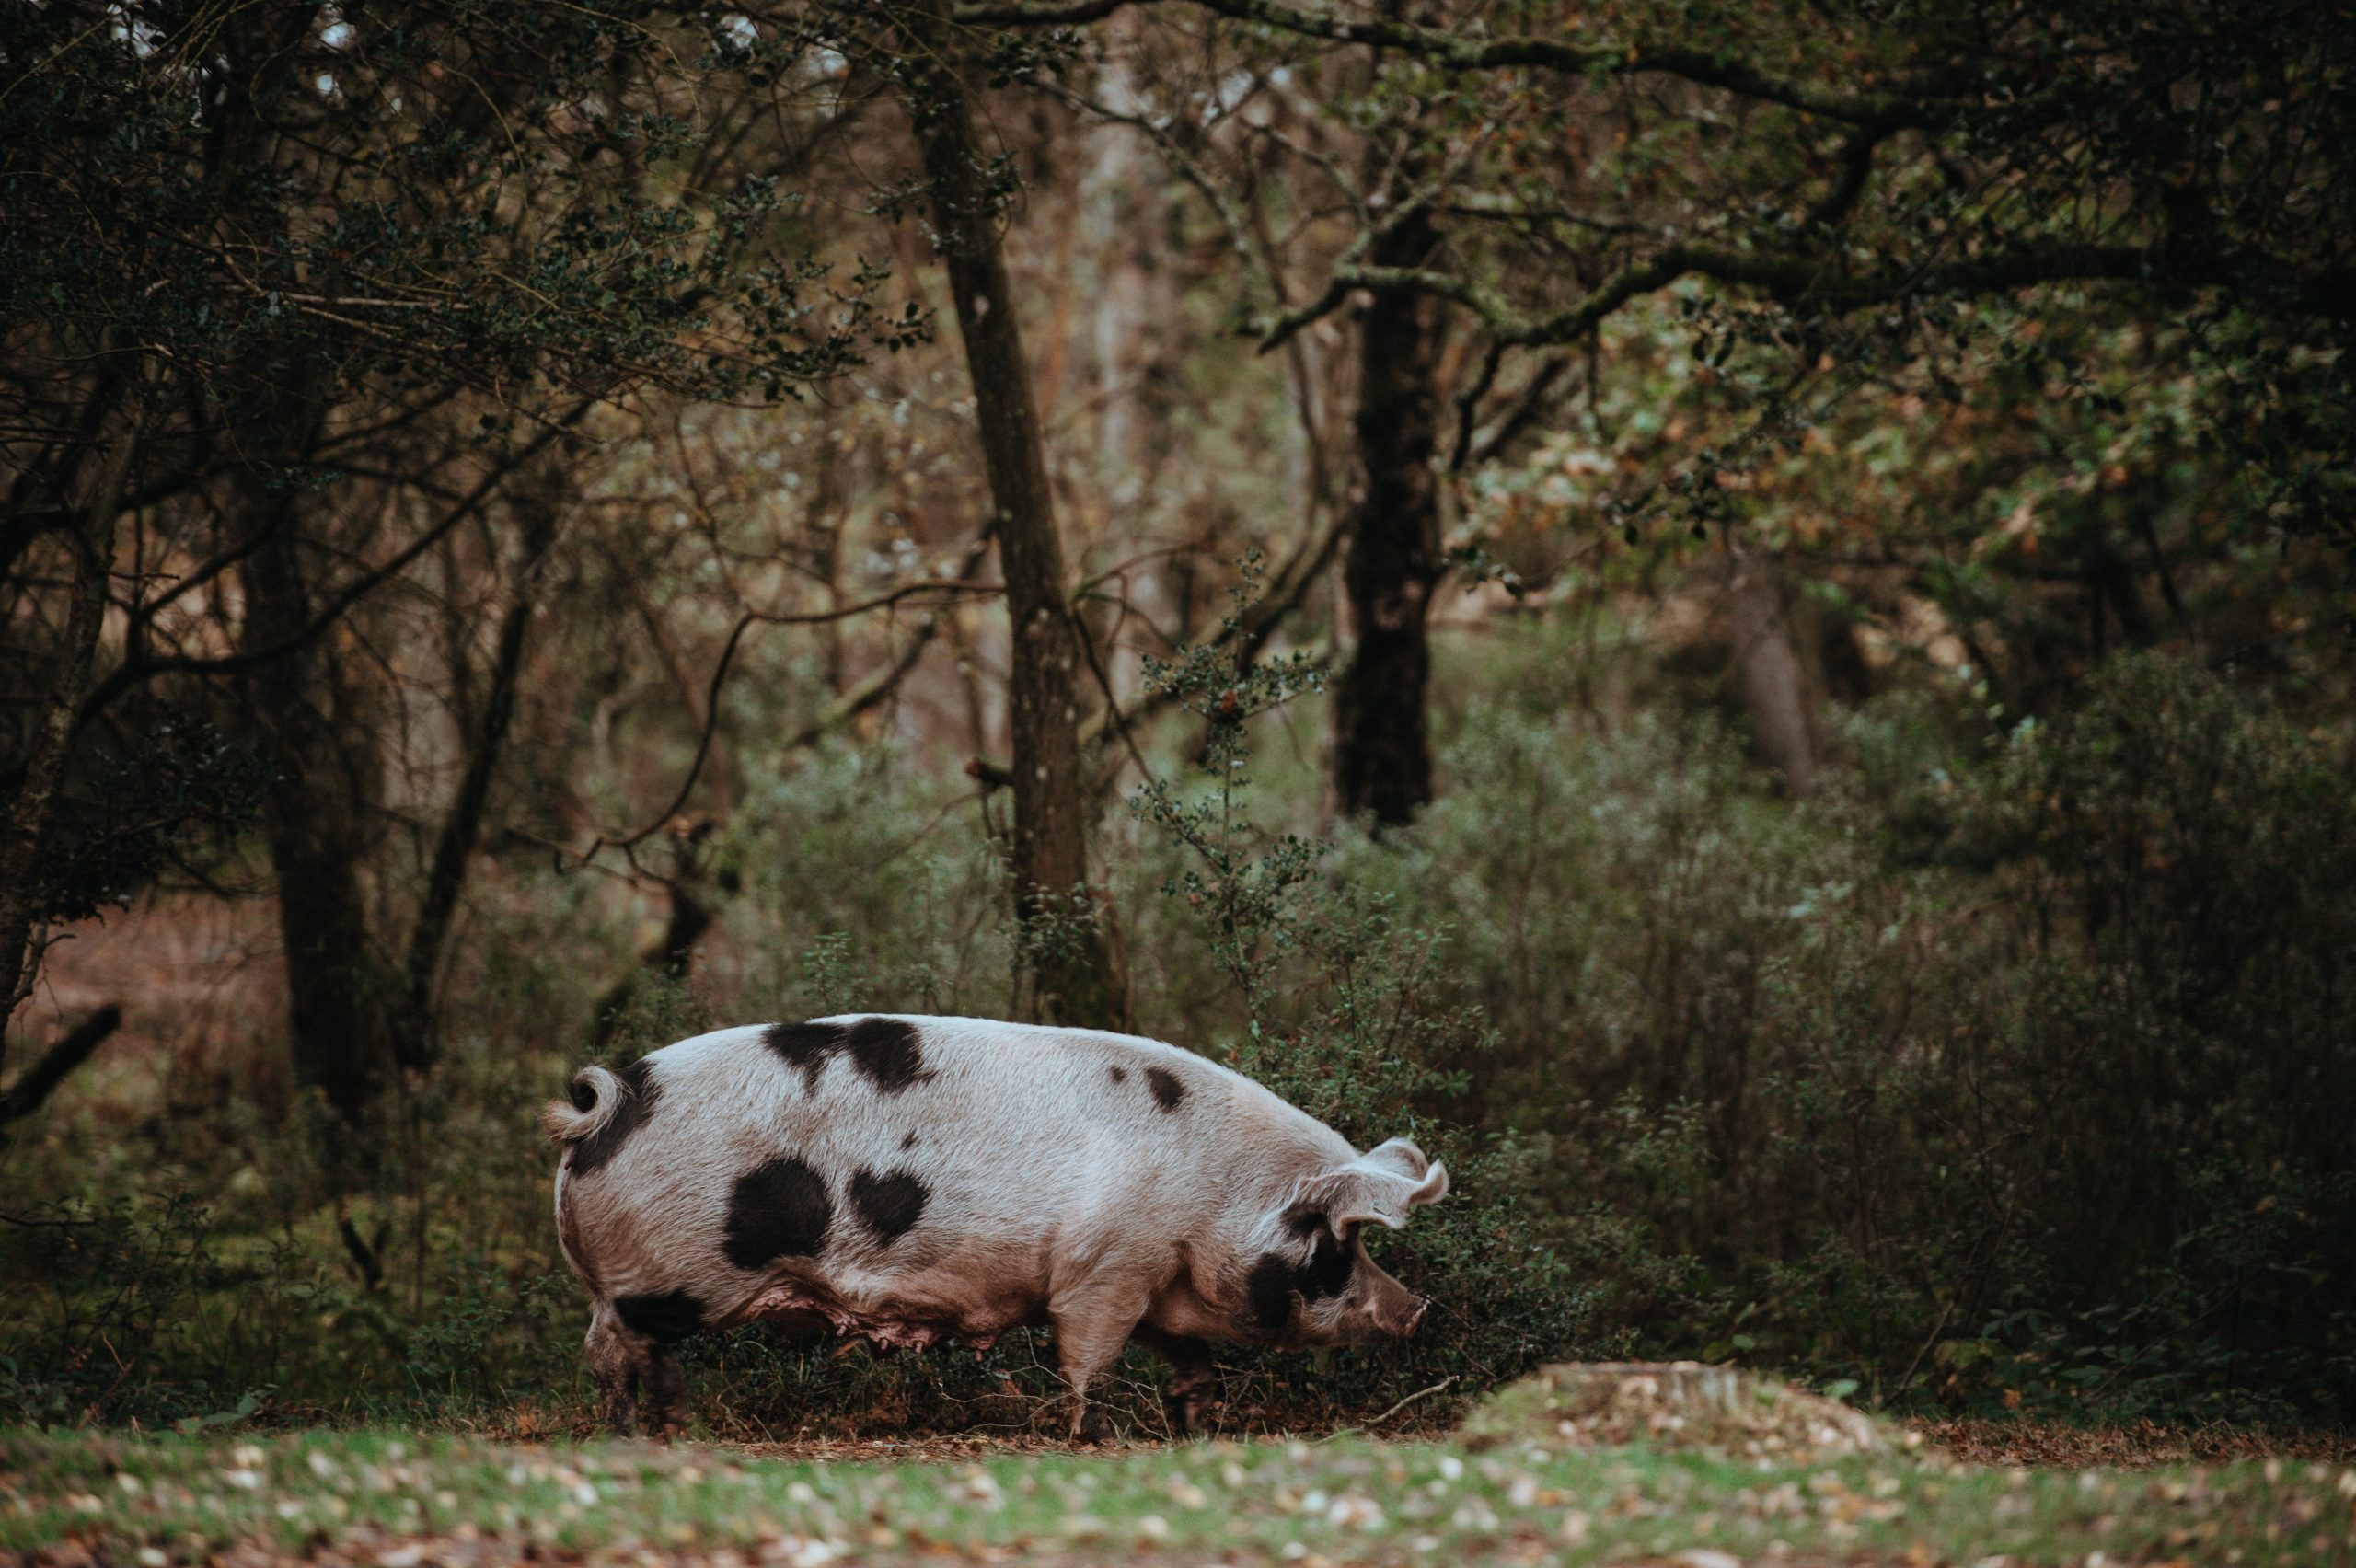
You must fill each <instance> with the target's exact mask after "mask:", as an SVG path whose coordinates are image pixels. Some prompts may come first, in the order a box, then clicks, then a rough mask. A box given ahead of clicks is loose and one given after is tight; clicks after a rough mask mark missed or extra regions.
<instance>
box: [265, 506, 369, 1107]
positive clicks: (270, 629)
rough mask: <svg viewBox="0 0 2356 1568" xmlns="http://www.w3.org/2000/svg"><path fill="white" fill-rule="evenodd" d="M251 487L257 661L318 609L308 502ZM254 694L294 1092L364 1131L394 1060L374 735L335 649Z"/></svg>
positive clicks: (286, 663) (310, 649)
mask: <svg viewBox="0 0 2356 1568" xmlns="http://www.w3.org/2000/svg"><path fill="white" fill-rule="evenodd" d="M247 490H248V499H249V500H250V502H252V509H253V515H254V519H255V522H254V526H255V529H256V531H257V532H258V533H259V535H260V538H259V539H258V541H257V542H256V544H255V548H254V550H253V553H252V554H251V555H250V556H249V557H248V559H247V561H246V565H245V569H244V571H243V573H242V576H243V582H244V587H245V595H246V616H245V626H244V628H243V640H244V644H245V646H246V647H247V648H248V650H251V649H257V648H268V647H271V646H273V645H275V644H278V643H281V642H283V641H285V640H288V639H290V638H292V637H294V636H295V634H296V633H297V632H299V631H301V630H302V629H303V628H305V627H306V625H308V624H309V622H310V619H311V617H312V615H313V613H314V609H313V605H312V595H311V593H310V589H309V585H308V583H307V582H306V577H305V571H304V566H303V561H302V556H301V544H302V541H301V540H300V539H299V537H298V536H297V528H296V525H295V513H296V511H297V510H298V504H299V503H298V502H297V501H296V500H295V497H294V496H293V495H291V494H287V493H284V492H283V491H282V492H279V493H270V492H267V491H265V490H263V489H262V487H261V485H260V483H259V482H253V483H249V484H248V487H247ZM246 689H247V695H248V702H249V706H250V711H251V713H252V715H253V717H254V719H255V720H256V721H257V722H258V724H259V726H260V731H261V735H262V740H263V744H265V746H266V747H267V749H268V755H269V756H270V759H271V770H270V781H269V783H268V785H267V786H266V788H265V789H264V791H263V797H262V836H263V839H264V842H265V843H267V845H268V846H269V848H270V859H271V870H273V871H274V872H275V873H276V875H277V881H278V917H279V927H280V930H281V933H282V936H283V943H284V947H285V952H286V997H287V1025H288V1030H289V1032H290V1034H291V1036H292V1041H291V1043H292V1047H293V1051H294V1057H295V1081H296V1082H297V1083H298V1084H300V1085H302V1086H303V1087H305V1088H306V1089H311V1088H316V1089H318V1090H320V1091H321V1092H323V1093H324V1094H325V1095H326V1096H327V1101H328V1103H329V1105H331V1106H333V1107H334V1108H335V1109H336V1111H337V1112H338V1113H340V1114H341V1116H342V1117H343V1118H344V1119H345V1120H346V1121H347V1122H356V1121H358V1120H359V1119H360V1117H361V1116H362V1114H363V1113H364V1112H365V1111H366V1109H367V1106H368V1103H369V1101H371V1100H372V1099H374V1098H375V1093H376V1091H377V1090H379V1089H380V1088H381V1087H382V1086H383V1081H384V1078H385V1073H386V1069H387V1064H388V1063H389V1061H390V1060H391V1056H392V1028H391V1009H392V1005H393V1002H394V992H395V990H396V988H397V986H398V981H397V979H396V978H395V976H394V975H393V974H391V973H389V970H388V966H387V965H386V964H385V963H382V962H381V961H380V959H379V957H378V955H377V953H376V951H375V944H374V942H373V941H372V940H371V938H370V934H369V929H368V915H367V905H366V901H365V899H364V896H363V894H362V889H361V881H360V868H361V865H362V863H363V861H364V859H365V858H366V856H367V853H368V850H369V847H370V841H371V824H370V823H369V820H368V816H369V813H368V805H369V801H370V798H371V796H372V794H373V792H374V790H375V782H376V781H375V769H376V758H375V735H374V733H373V732H372V731H371V730H370V728H369V726H368V725H367V723H366V722H365V721H364V720H363V719H361V718H360V717H359V716H358V715H356V714H354V713H353V712H352V698H353V696H354V695H355V694H354V693H352V690H351V689H350V686H349V683H348V682H347V681H346V680H345V678H344V677H343V674H342V672H341V670H340V669H339V668H338V667H337V659H336V655H335V651H334V649H333V647H332V645H331V643H330V642H329V640H328V639H325V638H315V639H313V640H310V641H308V642H306V643H305V644H304V645H303V646H302V647H300V648H297V649H295V650H294V651H290V652H287V653H284V654H283V655H281V656H279V657H277V658H274V659H270V660H267V661H265V662H263V663H260V664H257V665H256V666H254V670H253V674H252V676H251V677H250V679H249V680H248V685H247V688H246Z"/></svg>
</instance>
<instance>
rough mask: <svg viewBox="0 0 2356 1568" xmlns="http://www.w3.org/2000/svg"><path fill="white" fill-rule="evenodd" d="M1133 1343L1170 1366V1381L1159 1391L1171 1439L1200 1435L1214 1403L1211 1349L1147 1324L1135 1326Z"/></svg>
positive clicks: (1216, 1393) (1216, 1389)
mask: <svg viewBox="0 0 2356 1568" xmlns="http://www.w3.org/2000/svg"><path fill="white" fill-rule="evenodd" d="M1136 1338H1137V1342H1138V1343H1139V1344H1141V1345H1143V1346H1145V1347H1146V1348H1147V1349H1148V1350H1150V1351H1152V1352H1153V1353H1154V1354H1155V1355H1159V1356H1161V1359H1162V1360H1164V1361H1167V1362H1168V1363H1170V1371H1171V1378H1170V1381H1169V1382H1168V1383H1166V1384H1164V1385H1163V1387H1162V1390H1161V1409H1162V1413H1163V1414H1164V1415H1166V1416H1168V1417H1169V1420H1170V1430H1171V1434H1172V1435H1173V1436H1178V1437H1184V1436H1185V1435H1188V1434H1189V1433H1194V1432H1200V1431H1202V1430H1204V1429H1205V1427H1206V1426H1207V1425H1208V1424H1209V1422H1210V1415H1211V1410H1212V1408H1213V1407H1214V1406H1216V1405H1217V1404H1218V1397H1219V1380H1218V1366H1216V1365H1215V1364H1214V1363H1213V1362H1212V1359H1211V1347H1210V1346H1209V1344H1207V1343H1205V1342H1204V1341H1202V1340H1198V1339H1195V1338H1194V1337H1193V1336H1191V1335H1188V1334H1173V1333H1171V1332H1168V1331H1167V1330H1163V1329H1157V1328H1155V1327H1154V1326H1153V1325H1152V1324H1150V1323H1139V1324H1138V1329H1137V1335H1136Z"/></svg>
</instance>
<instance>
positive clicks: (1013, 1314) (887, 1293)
mask: <svg viewBox="0 0 2356 1568" xmlns="http://www.w3.org/2000/svg"><path fill="white" fill-rule="evenodd" d="M758 1320H768V1321H773V1322H775V1323H776V1324H777V1325H778V1326H779V1327H780V1328H782V1329H785V1330H787V1331H788V1332H818V1331H822V1330H831V1331H832V1332H834V1333H835V1335H836V1336H837V1338H840V1339H844V1340H864V1341H866V1342H867V1343H869V1344H872V1345H873V1346H875V1347H876V1348H877V1349H879V1350H930V1349H931V1348H932V1347H933V1346H934V1345H936V1344H939V1343H941V1342H942V1341H943V1340H950V1339H954V1340H958V1341H961V1342H963V1343H964V1345H965V1347H966V1348H967V1349H969V1350H971V1351H973V1352H974V1353H975V1354H976V1355H980V1354H981V1353H982V1352H983V1351H986V1350H987V1349H989V1347H990V1346H991V1345H992V1344H994V1343H997V1341H998V1338H999V1335H1000V1334H1003V1333H1005V1332H1007V1331H1008V1330H1010V1329H1016V1328H1021V1327H1022V1326H1024V1325H1025V1324H1029V1323H1036V1322H1043V1321H1045V1313H1044V1311H1043V1309H1042V1307H1041V1304H1040V1303H1039V1302H1038V1301H1036V1300H1034V1299H1031V1298H1029V1297H1017V1296H1001V1297H995V1298H991V1299H977V1298H969V1299H946V1298H944V1297H941V1296H940V1295H937V1294H933V1293H929V1292H903V1291H895V1290H894V1289H893V1288H892V1287H891V1286H888V1285H887V1286H882V1287H881V1288H870V1289H866V1290H860V1291H856V1292H846V1291H841V1290H837V1289H836V1288H835V1287H834V1286H831V1285H830V1284H828V1283H827V1282H826V1281H823V1280H804V1279H777V1280H772V1281H770V1282H769V1283H768V1285H766V1286H762V1288H761V1289H760V1291H759V1292H758V1293H757V1294H756V1295H755V1296H754V1297H752V1298H751V1299H750V1300H748V1301H746V1302H745V1304H744V1305H743V1306H742V1307H739V1308H738V1309H736V1310H735V1311H733V1312H732V1313H730V1314H729V1316H728V1319H727V1323H728V1324H729V1325H733V1324H736V1323H746V1322H754V1321H758Z"/></svg>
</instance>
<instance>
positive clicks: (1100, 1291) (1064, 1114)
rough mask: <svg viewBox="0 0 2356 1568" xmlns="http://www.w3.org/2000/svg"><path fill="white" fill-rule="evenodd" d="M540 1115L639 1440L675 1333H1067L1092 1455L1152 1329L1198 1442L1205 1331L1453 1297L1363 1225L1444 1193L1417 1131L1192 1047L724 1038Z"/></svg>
mask: <svg viewBox="0 0 2356 1568" xmlns="http://www.w3.org/2000/svg"><path fill="white" fill-rule="evenodd" d="M542 1119H543V1121H544V1122H545V1124H547V1126H548V1129H549V1133H550V1134H551V1135H552V1136H555V1137H556V1138H558V1139H559V1140H560V1141H561V1142H562V1143H563V1144H564V1146H565V1147H564V1154H563V1157H562V1159H560V1162H559V1164H558V1167H557V1177H556V1220H557V1235H558V1238H559V1239H560V1241H561V1242H562V1244H563V1248H564V1255H565V1258H566V1260H567V1261H568V1262H571V1263H572V1268H573V1271H574V1272H575V1273H577V1274H580V1276H581V1278H582V1280H583V1283H584V1284H586V1285H587V1286H588V1287H589V1292H590V1295H591V1296H592V1297H594V1298H595V1310H594V1313H593V1315H592V1318H591V1320H590V1326H589V1338H588V1350H589V1362H590V1366H592V1368H593V1369H594V1370H595V1374H596V1377H597V1381H598V1387H599V1389H600V1391H601V1394H602V1397H603V1400H604V1403H605V1411H606V1418H607V1419H608V1420H609V1421H610V1422H611V1423H612V1424H613V1425H614V1426H615V1427H616V1428H617V1429H618V1430H620V1431H624V1432H629V1431H632V1430H635V1429H636V1428H637V1427H638V1425H639V1424H640V1422H641V1416H642V1418H643V1420H644V1422H645V1424H647V1425H648V1426H649V1427H651V1428H653V1429H654V1430H656V1431H670V1430H674V1429H676V1425H677V1423H678V1420H679V1413H680V1412H679V1393H680V1384H679V1376H678V1368H677V1364H676V1362H675V1361H674V1360H673V1359H672V1355H671V1350H670V1347H671V1346H672V1345H674V1344H675V1343H677V1342H678V1341H680V1340H682V1339H685V1338H687V1337H688V1336H689V1335H691V1334H695V1333H698V1332H703V1331H705V1330H711V1329H724V1328H729V1327H732V1326H733V1325H735V1324H738V1323H744V1322H749V1321H752V1320H756V1319H769V1320H778V1321H780V1323H782V1324H783V1325H784V1326H786V1327H788V1328H791V1329H806V1330H814V1331H825V1330H831V1331H832V1332H835V1333H837V1334H841V1335H849V1336H856V1337H859V1338H862V1339H865V1340H868V1341H870V1342H871V1343H874V1344H876V1345H878V1346H883V1347H907V1348H915V1349H921V1348H924V1347H926V1346H929V1345H931V1344H933V1343H938V1342H940V1341H941V1340H944V1339H956V1340H959V1341H962V1342H964V1343H965V1344H967V1345H969V1346H971V1347H974V1348H976V1349H977V1350H978V1349H983V1348H987V1346H988V1345H989V1344H990V1343H991V1342H992V1341H994V1340H995V1339H997V1338H998V1336H999V1335H1000V1334H1003V1333H1005V1332H1007V1331H1008V1330H1010V1329H1014V1328H1019V1327H1022V1326H1024V1325H1027V1324H1046V1325H1049V1326H1051V1327H1052V1328H1053V1330H1054V1336H1055V1345H1056V1352H1057V1362H1058V1365H1059V1367H1060V1370H1061V1372H1062V1374H1063V1377H1064V1380H1065V1382H1066V1383H1067V1384H1068V1386H1069V1389H1070V1397H1071V1424H1072V1431H1073V1433H1074V1435H1077V1436H1080V1437H1081V1438H1083V1439H1085V1440H1088V1441H1100V1440H1102V1439H1103V1437H1105V1436H1106V1435H1109V1430H1110V1428H1109V1424H1108V1423H1107V1422H1106V1420H1105V1418H1104V1415H1103V1412H1102V1410H1101V1409H1099V1408H1097V1407H1096V1406H1093V1405H1091V1403H1090V1402H1089V1399H1088V1390H1089V1388H1090V1386H1091V1383H1093V1382H1094V1381H1095V1380H1096V1379H1097V1378H1099V1377H1101V1376H1102V1375H1103V1372H1104V1371H1105V1370H1106V1368H1108V1367H1109V1366H1111V1365H1112V1364H1113V1361H1114V1358H1115V1357H1116V1356H1118V1355H1120V1352H1121V1347H1122V1346H1123V1345H1125V1344H1126V1343H1128V1342H1129V1341H1130V1340H1132V1339H1135V1340H1138V1341H1140V1342H1142V1343H1145V1344H1147V1345H1149V1347H1151V1348H1153V1349H1154V1350H1156V1351H1158V1352H1159V1353H1160V1354H1161V1355H1163V1356H1164V1357H1165V1358H1166V1359H1167V1360H1169V1362H1170V1363H1171V1364H1172V1366H1173V1367H1174V1368H1175V1374H1176V1375H1175V1377H1174V1378H1172V1382H1171V1384H1170V1389H1169V1398H1168V1403H1169V1410H1170V1414H1171V1419H1172V1424H1173V1425H1175V1426H1176V1427H1177V1428H1178V1429H1179V1430H1181V1431H1184V1430H1186V1429H1187V1428H1189V1427H1192V1426H1195V1425H1197V1424H1200V1423H1201V1421H1202V1419H1203V1418H1204V1416H1205V1415H1206V1414H1207V1412H1208V1410H1209V1407H1210V1405H1211V1403H1212V1401H1214V1400H1215V1398H1216V1397H1217V1391H1218V1390H1217V1386H1216V1382H1215V1379H1214V1375H1213V1373H1212V1371H1211V1365H1210V1355H1209V1349H1208V1344H1207V1342H1208V1341H1212V1340H1236V1341H1242V1342H1246V1343H1256V1344H1270V1345H1277V1346H1283V1347H1288V1348H1309V1347H1312V1346H1320V1345H1334V1344H1358V1343H1368V1342H1371V1341H1376V1340H1382V1339H1403V1338H1405V1337H1406V1336H1407V1335H1409V1334H1411V1333H1413V1332H1415V1325H1416V1323H1417V1322H1418V1321H1420V1320H1422V1318H1423V1315H1424V1311H1425V1309H1426V1306H1427V1305H1428V1303H1426V1301H1425V1300H1423V1299H1422V1298H1420V1297H1417V1296H1415V1294H1414V1293H1413V1292H1411V1291H1409V1290H1408V1289H1407V1288H1406V1287H1405V1286H1403V1285H1401V1284H1400V1283H1399V1282H1398V1281H1397V1280H1395V1279H1393V1278H1392V1277H1391V1275H1389V1274H1385V1273H1384V1272H1383V1271H1382V1270H1381V1269H1380V1268H1379V1267H1377V1266H1376V1264H1375V1262H1374V1261H1373V1260H1372V1259H1370V1258H1369V1257H1368V1256H1367V1253H1366V1248H1365V1246H1364V1244H1363V1241H1362V1239H1361V1233H1362V1232H1363V1231H1364V1229H1365V1228H1366V1226H1367V1225H1369V1223H1371V1224H1376V1225H1383V1226H1389V1227H1392V1228H1397V1227H1400V1226H1403V1225H1404V1224H1405V1223H1406V1222H1407V1216H1408V1215H1409V1214H1410V1213H1411V1212H1412V1211H1413V1210H1415V1208H1417V1207H1419V1206H1420V1205H1425V1204H1428V1203H1435V1202H1437V1201H1438V1199H1439V1198H1441V1197H1442V1196H1443V1195H1445V1194H1446V1193H1447V1192H1448V1170H1447V1168H1446V1167H1445V1166H1442V1165H1440V1164H1438V1163H1436V1162H1434V1161H1431V1160H1428V1159H1425V1158H1424V1154H1423V1151H1422V1150H1420V1149H1418V1148H1417V1147H1415V1145H1414V1144H1412V1143H1409V1142H1408V1141H1407V1140H1405V1139H1403V1138H1393V1139H1392V1140H1391V1141H1390V1142H1389V1143H1386V1144H1383V1145H1381V1146H1380V1147H1376V1148H1373V1149H1369V1150H1368V1151H1367V1152H1365V1153H1363V1154H1361V1153H1360V1152H1358V1151H1357V1149H1355V1148H1353V1147H1351V1146H1350V1144H1349V1141H1348V1140H1347V1139H1345V1138H1344V1137H1343V1136H1341V1135H1340V1134H1339V1133H1336V1132H1334V1130H1333V1129H1332V1128H1331V1127H1328V1126H1326V1125H1325V1124H1322V1123H1321V1122H1319V1121H1318V1120H1316V1119H1315V1118H1314V1117H1312V1116H1310V1115H1308V1114H1307V1113H1303V1112H1301V1111H1299V1110H1297V1109H1295V1108H1294V1107H1293V1106H1291V1105H1288V1104H1287V1103H1286V1102H1285V1101H1282V1100H1280V1099H1278V1098H1277V1097H1276V1095H1274V1094H1271V1093H1270V1092H1268V1090H1265V1089H1263V1088H1261V1087H1260V1086H1259V1085H1258V1084H1256V1083H1253V1081H1252V1080H1251V1079H1249V1078H1244V1077H1243V1076H1242V1075H1241V1074H1239V1073H1235V1072H1231V1071H1230V1070H1229V1069H1227V1068H1225V1067H1222V1066H1218V1065H1217V1064H1216V1063H1212V1062H1208V1061H1206V1060H1204V1059H1203V1058H1202V1057H1200V1056H1196V1055H1193V1054H1192V1053H1190V1052H1186V1051H1182V1050H1180V1049H1179V1048H1178V1047H1176V1046H1174V1045H1165V1044H1162V1043H1160V1042H1158V1041H1152V1040H1145V1039H1140V1038H1138V1037H1137V1036H1134V1035H1126V1034H1108V1033H1103V1032H1098V1031H1094V1030H1083V1029H1051V1028H1045V1027H1041V1026H1034V1025H1030V1024H1017V1023H994V1022H989V1021H986V1020H978V1019H964V1018H923V1017H903V1016H883V1015H870V1016H845V1017H839V1018H824V1019H816V1020H811V1021H810V1022H807V1023H779V1024H766V1025H763V1024H754V1025H749V1026H746V1027H744V1028H739V1029H723V1030H720V1031H717V1032H713V1033H710V1034H700V1035H698V1036H696V1037H695V1038H694V1039H692V1040H683V1041H681V1042H679V1043H677V1044H676V1045H670V1046H666V1047H664V1049H662V1050H660V1051H657V1052H654V1053H653V1055H649V1056H647V1057H645V1058H644V1059H642V1060H641V1061H638V1062H634V1063H632V1064H631V1065H630V1066H628V1067H625V1068H623V1069H622V1070H620V1071H618V1072H615V1071H610V1070H608V1069H606V1068H604V1067H583V1069H582V1070H581V1071H580V1072H579V1073H578V1074H577V1075H575V1077H574V1078H573V1080H572V1099H571V1102H570V1103H567V1102H566V1101H553V1102H551V1103H550V1104H549V1106H548V1108H547V1109H546V1111H545V1112H544V1113H542Z"/></svg>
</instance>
